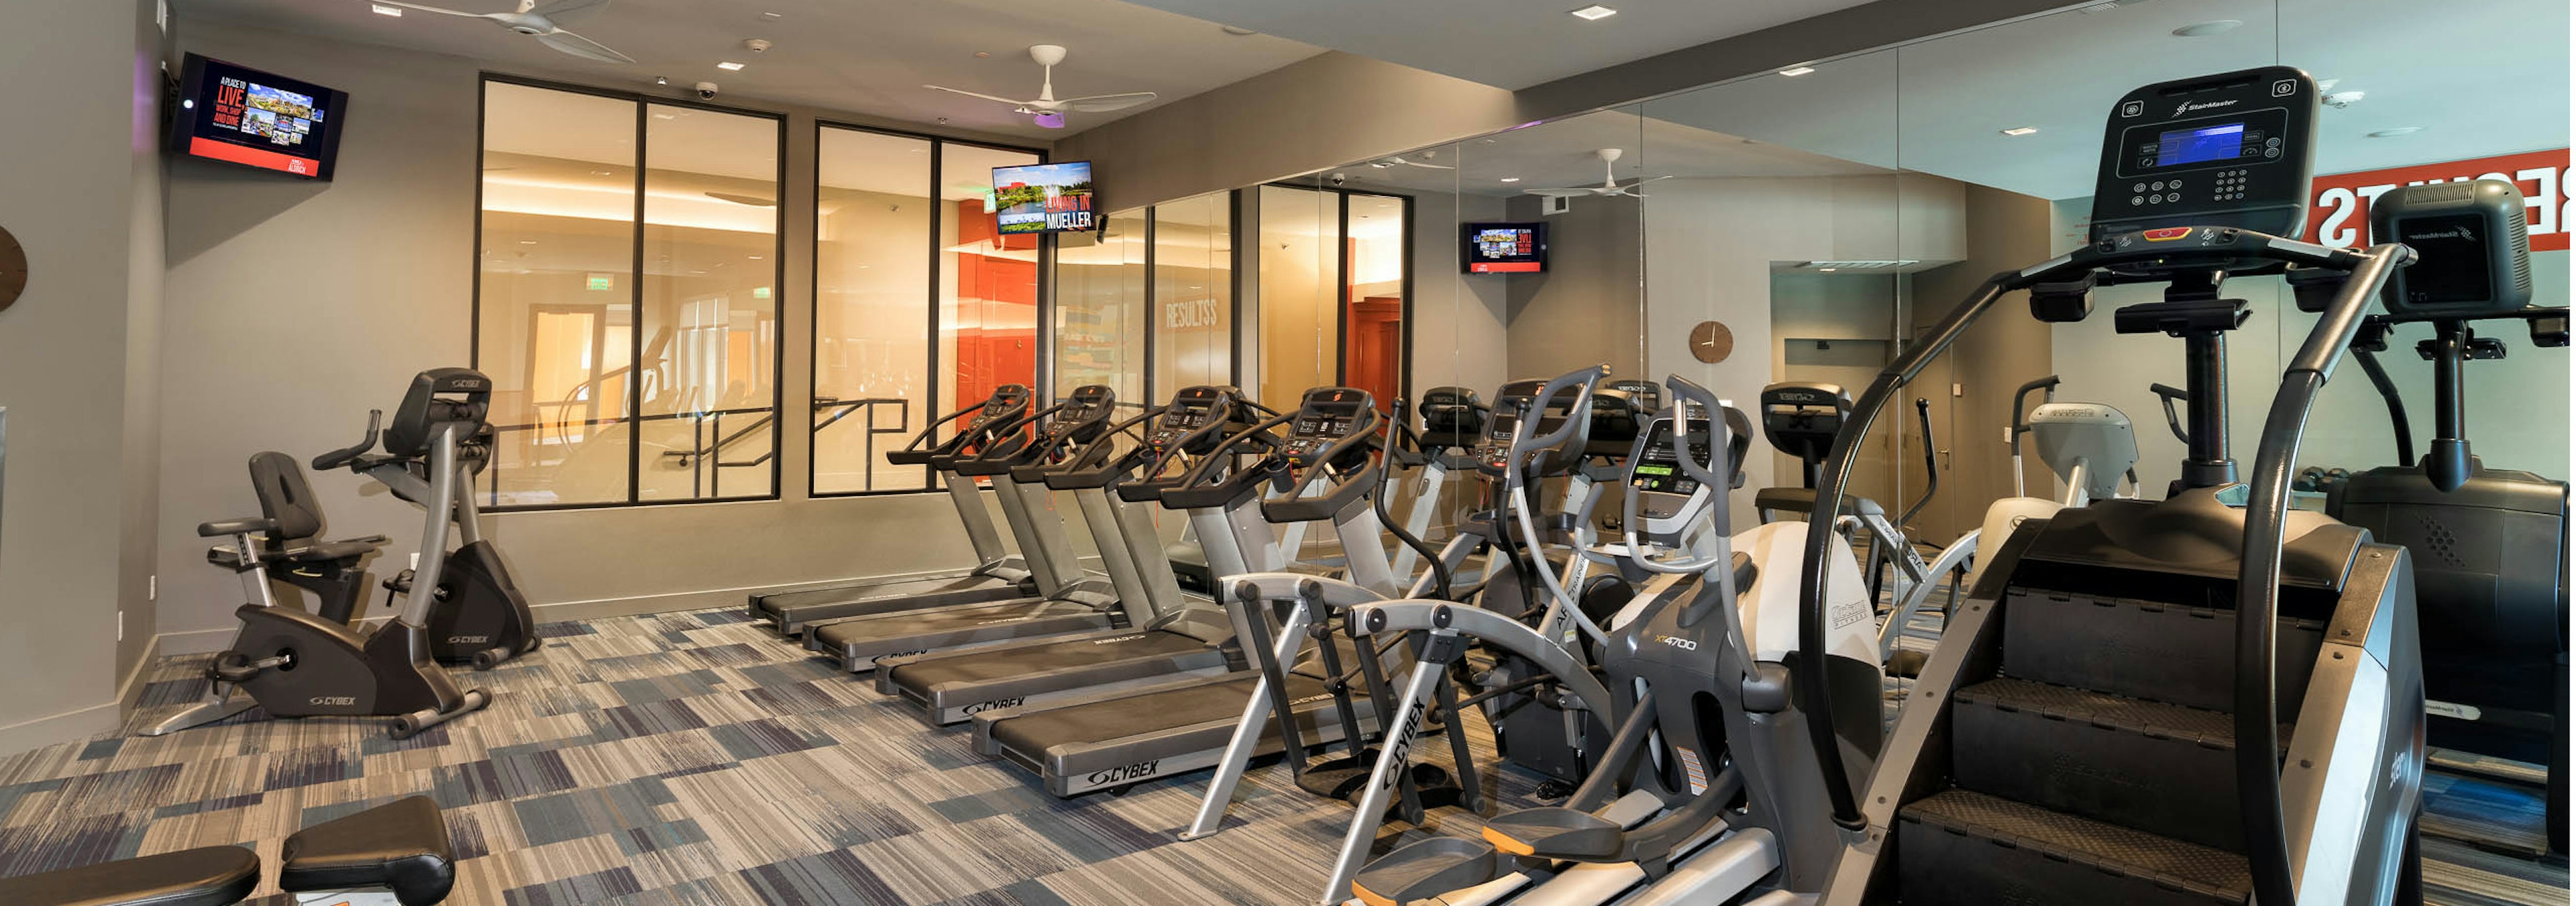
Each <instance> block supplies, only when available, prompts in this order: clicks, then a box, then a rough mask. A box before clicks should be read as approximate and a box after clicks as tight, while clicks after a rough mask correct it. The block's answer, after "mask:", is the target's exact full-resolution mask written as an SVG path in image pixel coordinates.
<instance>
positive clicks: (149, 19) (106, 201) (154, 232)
mask: <svg viewBox="0 0 2576 906" xmlns="http://www.w3.org/2000/svg"><path fill="white" fill-rule="evenodd" d="M153 9H154V5H153V4H152V3H151V2H150V0H141V2H113V0H101V2H91V3H37V4H20V5H19V8H16V9H13V10H12V11H11V13H10V18H9V29H8V30H7V31H6V32H0V80H5V81H7V82H8V83H10V84H14V85H21V86H31V89H32V90H26V91H19V92H14V93H12V94H10V95H9V96H8V98H9V99H8V100H0V119H5V120H6V121H8V122H12V123H18V124H29V123H43V124H44V128H41V129H35V128H23V127H21V128H9V129H0V160H5V161H7V162H8V165H7V166H6V167H0V226H6V227H8V228H9V230H10V231H11V232H12V233H14V234H15V235H16V236H17V238H18V241H19V242H20V243H21V244H23V245H24V246H25V248H26V250H27V259H28V282H27V288H26V292H25V294H24V295H23V296H22V297H21V298H19V300H18V301H17V303H16V304H15V305H14V306H13V307H11V308H9V309H8V310H7V311H6V312H0V407H5V408H6V409H7V418H8V422H7V432H8V433H7V437H6V440H7V447H6V449H5V453H6V458H5V461H0V466H5V468H6V470H7V471H6V473H5V474H0V481H5V482H6V483H5V486H0V541H5V544H0V625H6V626H7V627H8V631H7V632H5V633H0V689H6V690H7V693H8V694H6V695H0V752H7V751H15V750H18V749H23V748H27V747H29V746H33V745H38V744H41V743H44V742H50V741H53V740H55V739H60V738H65V737H69V736H74V735H78V734H83V733H94V732H99V731H102V730H107V729H110V728H112V727H114V726H115V724H116V720H117V701H118V699H119V692H120V682H121V681H122V680H125V679H127V678H128V676H129V675H130V668H131V667H133V666H134V665H135V664H137V663H139V662H140V659H141V658H142V657H143V655H144V654H145V652H146V651H147V650H148V645H149V639H150V638H151V636H152V627H153V608H152V604H151V601H150V599H149V592H148V586H149V583H150V581H151V578H150V577H151V574H152V573H151V562H152V556H151V537H152V528H153V525H152V523H153V520H154V519H155V518H156V517H157V515H158V513H157V511H156V510H155V508H154V506H153V500H152V495H153V494H154V492H155V487H154V484H153V482H152V481H151V476H150V474H149V473H150V471H151V462H152V459H153V458H154V453H153V450H154V449H155V447H156V445H157V444H158V442H159V441H158V437H159V433H158V432H159V427H160V426H159V425H158V424H157V423H156V422H155V420H154V418H153V412H154V407H155V406H156V404H157V401H156V399H155V396H156V395H157V393H158V385H157V382H156V381H155V380H154V378H153V369H154V367H155V364H156V362H155V358H156V354H157V352H158V346H159V342H160V332H159V325H158V324H157V323H156V321H157V313H158V312H159V310H160V308H161V298H160V289H161V284H160V280H159V279H158V278H159V272H160V270H161V256H162V250H161V200H160V186H161V165H160V161H159V155H158V152H157V150H156V145H157V142H158V141H159V137H160V124H159V121H158V116H157V113H158V107H159V100H160V95H161V85H160V79H161V75H160V59H161V52H160V50H161V46H162V38H161V35H160V32H159V29H158V27H157V26H156V25H155V24H154V22H153V15H152V14H153ZM120 147H122V148H125V149H126V151H125V152H124V153H117V152H115V151H114V150H113V149H116V148H120ZM129 275H133V276H131V277H129ZM120 611H122V614H120ZM120 619H121V620H122V621H123V623H124V630H125V631H124V637H125V641H124V642H123V643H121V644H120V643H119V642H118V639H117V636H118V624H119V621H120Z"/></svg>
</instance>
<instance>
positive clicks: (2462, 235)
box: [2406, 226, 2478, 242]
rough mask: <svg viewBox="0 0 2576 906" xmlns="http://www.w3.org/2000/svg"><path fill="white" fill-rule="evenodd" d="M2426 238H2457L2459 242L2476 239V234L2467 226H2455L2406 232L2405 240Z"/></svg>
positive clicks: (2418, 240)
mask: <svg viewBox="0 0 2576 906" xmlns="http://www.w3.org/2000/svg"><path fill="white" fill-rule="evenodd" d="M2427 239H2457V240H2459V241H2461V242H2476V241H2478V237H2477V234H2476V233H2473V232H2470V230H2469V228H2468V227H2464V226H2455V227H2451V228H2450V229H2445V230H2430V231H2427V232H2422V233H2408V234H2406V241H2408V242H2422V241H2424V240H2427Z"/></svg>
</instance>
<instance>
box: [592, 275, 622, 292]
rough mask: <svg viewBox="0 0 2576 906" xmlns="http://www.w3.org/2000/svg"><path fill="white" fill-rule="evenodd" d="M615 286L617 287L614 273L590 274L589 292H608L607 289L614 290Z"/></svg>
mask: <svg viewBox="0 0 2576 906" xmlns="http://www.w3.org/2000/svg"><path fill="white" fill-rule="evenodd" d="M616 288H617V275H616V274H592V275H590V291H591V292H594V293H604V292H608V291H610V290H614V289H616Z"/></svg>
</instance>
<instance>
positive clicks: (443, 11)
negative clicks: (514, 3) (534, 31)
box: [375, 0, 509, 19]
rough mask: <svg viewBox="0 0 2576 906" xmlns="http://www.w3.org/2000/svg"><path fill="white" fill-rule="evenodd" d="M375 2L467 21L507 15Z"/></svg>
mask: <svg viewBox="0 0 2576 906" xmlns="http://www.w3.org/2000/svg"><path fill="white" fill-rule="evenodd" d="M375 2H377V3H382V4H384V5H386V6H399V7H402V8H404V9H416V10H420V11H421V12H424V13H437V14H439V15H442V16H464V17H465V18H468V19H489V18H492V17H493V16H506V15H509V13H469V12H464V11H462V10H453V9H439V8H438V7H435V6H422V5H420V4H418V3H403V2H401V0H375Z"/></svg>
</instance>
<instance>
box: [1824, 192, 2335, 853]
mask: <svg viewBox="0 0 2576 906" xmlns="http://www.w3.org/2000/svg"><path fill="white" fill-rule="evenodd" d="M2180 229H2184V230H2210V231H2213V232H2214V233H2215V234H2216V235H2214V236H2211V237H2210V240H2209V242H2208V243H2207V244H2204V245H2199V246H2195V247H2190V248H2175V247H2173V246H2172V245H2171V244H2170V237H2172V236H2173V235H2174V234H2172V233H2171V231H2170V230H2158V231H2156V232H2157V234H2158V235H2159V236H2160V237H2167V238H2162V239H2159V240H2158V241H2149V240H2148V238H2147V236H2146V234H2145V232H2143V231H2141V232H2130V233H2120V234H2114V235H2110V236H2105V237H2103V238H2102V239H2101V240H2100V241H2098V242H2094V243H2091V244H2089V245H2086V246H2085V247H2083V248H2080V249H2077V250H2075V251H2072V252H2068V253H2066V254H2064V255H2060V256H2057V257H2055V258H2051V259H2049V260H2047V261H2043V262H2040V263H2038V264H2035V265H2032V266H2030V267H2027V268H2023V269H2021V270H2017V271H2001V272H1998V273H1996V274H1995V275H1994V276H1991V277H1988V278H1986V280H1985V282H1984V283H1981V284H1979V285H1978V286H1977V288H1976V289H1975V290H1973V291H1971V292H1970V293H1969V295H1968V298H1967V300H1966V301H1965V302H1963V303H1961V304H1960V305H1959V306H1958V307H1957V308H1954V309H1952V310H1951V311H1950V313H1949V314H1948V315H1947V316H1944V317H1943V318H1942V320H1941V322H1940V323H1938V324H1936V325H1934V326H1933V328H1932V330H1931V332H1930V334H1929V335H1927V336H1926V337H1925V338H1924V340H1923V341H1922V342H1919V343H1916V344H1915V345H1914V346H1913V347H1912V348H1910V349H1907V350H1906V351H1905V352H1904V353H1902V354H1900V355H1899V356H1897V358H1896V360H1895V361H1893V362H1890V363H1888V365H1887V367H1886V368H1883V369H1881V370H1880V371H1879V373H1878V377H1877V378H1875V379H1873V380H1872V381H1871V382H1870V385H1869V389H1868V391H1866V392H1864V393H1862V394H1861V397H1860V399H1859V400H1858V401H1857V402H1855V403H1853V404H1852V408H1851V415H1850V419H1849V420H1848V421H1846V422H1845V423H1844V425H1843V429H1842V431H1840V432H1838V433H1837V434H1835V436H1834V443H1833V452H1832V453H1831V454H1830V455H1828V456H1827V457H1826V459H1825V464H1824V467H1823V469H1822V471H1821V478H1820V480H1819V482H1818V484H1817V488H1816V504H1815V512H1814V514H1813V515H1812V516H1810V520H1811V521H1812V522H1814V523H1815V524H1818V525H1834V524H1837V523H1838V522H1839V521H1840V520H1841V518H1842V503H1843V495H1844V494H1845V493H1848V491H1849V489H1850V487H1851V484H1852V471H1853V469H1854V468H1856V467H1857V466H1858V465H1859V455H1858V454H1859V448H1860V441H1861V439H1862V438H1864V437H1866V436H1867V435H1868V434H1869V428H1870V425H1871V423H1873V422H1875V421H1876V420H1877V418H1878V414H1879V412H1880V410H1883V409H1885V408H1886V407H1887V404H1888V401H1889V400H1891V399H1893V398H1894V397H1895V396H1896V393H1897V391H1898V390H1899V389H1901V388H1903V387H1904V386H1905V385H1907V384H1909V383H1912V382H1913V380H1914V379H1915V378H1916V377H1918V376H1920V375H1921V374H1922V373H1923V369H1925V368H1927V367H1929V366H1930V365H1931V364H1932V360H1933V359H1935V358H1937V357H1939V356H1940V355H1941V354H1942V353H1944V352H1947V351H1949V349H1950V347H1951V346H1953V345H1956V344H1957V343H1958V341H1959V337H1960V336H1961V335H1963V334H1965V333H1966V332H1967V330H1968V328H1969V327H1971V326H1973V325H1975V324H1976V322H1977V319H1978V318H1980V317H1983V316H1984V315H1985V313H1986V312H1987V310H1989V309H1992V308H1994V306H1995V303H1996V302H1998V301H2000V300H2001V299H2002V298H2003V297H2004V295H2005V294H2006V293H2010V292H2014V291H2017V290H2023V289H2029V288H2031V287H2032V286H2035V285H2038V284H2040V283H2043V282H2058V281H2066V280H2071V279H2076V278H2080V277H2086V276H2091V275H2093V274H2094V273H2095V272H2096V271H2097V270H2113V269H2116V268H2119V267H2121V266H2124V265H2129V266H2137V267H2142V268H2143V267H2150V266H2152V267H2154V268H2158V269H2160V270H2161V269H2167V268H2172V267H2175V266H2177V265H2180V264H2183V263H2187V262H2190V261H2203V260H2205V261H2208V262H2209V263H2211V264H2212V265H2214V266H2225V265H2226V264H2227V263H2229V262H2234V261H2244V260H2246V259H2267V260H2270V261H2274V262H2283V263H2287V264H2296V265H2302V266H2308V267H2331V268H2336V269H2339V270H2347V271H2349V270H2353V269H2354V268H2357V267H2360V266H2362V265H2363V264H2364V263H2365V262H2367V261H2369V260H2371V257H2370V256H2369V255H2365V254H2363V253H2359V252H2353V251H2349V250H2344V249H2331V248H2327V247H2325V246H2321V245H2316V244H2314V243H2308V242H2301V241H2298V240H2295V239H2285V238H2282V237H2278V236H2271V235H2267V234H2263V233H2257V232H2254V231H2252V230H2245V229H2239V228H2235V227H2183V228H2180ZM2181 235H2190V234H2189V233H2184V234H2181ZM2139 282H2143V281H2139ZM2034 304H2036V303H2034ZM2322 323H2324V322H2320V324H2322ZM2355 323H2356V324H2357V323H2358V322H2357V321H2356V322H2355ZM2346 337H2347V340H2348V339H2349V331H2346ZM1840 537H1841V536H1840V535H1839V534H1837V533H1835V532H1809V533H1808V535H1807V544H1806V552H1805V554H1804V556H1803V557H1802V558H1801V559H1800V561H1799V564H1798V604H1799V606H1798V650H1800V651H1824V650H1827V645H1826V641H1825V609H1824V589H1825V581H1826V579H1825V572H1826V566H1827V564H1828V563H1830V562H1831V559H1830V556H1831V553H1832V551H1833V545H1834V544H1835V543H1836V539H1838V538H1840ZM2247 537H2248V539H2249V543H2250V541H2251V538H2252V534H2251V532H2249V533H2248V535H2247ZM2277 540H2278V539H2277V538H2276V539H2275V541H2277ZM2277 553H2278V552H2277V551H2275V552H2274V554H2275V555H2277ZM2276 565H2277V564H2276ZM2239 625H2240V626H2241V625H2243V624H2242V622H2241V621H2240V624H2239ZM2262 631H2264V632H2265V633H2266V634H2267V635H2268V633H2269V631H2270V628H2269V626H2268V625H2267V626H2265V627H2264V628H2263V630H2262ZM1825 661H1826V659H1825V658H1800V659H1798V663H1797V664H1795V665H1793V667H1792V668H1791V673H1792V679H1791V681H1792V682H1793V683H1795V684H1796V685H1798V686H1802V687H1805V688H1808V689H1816V690H1822V689H1825V688H1828V686H1827V677H1826V669H1825ZM1823 699H1824V696H1823V695H1821V694H1819V695H1797V696H1793V697H1792V704H1793V705H1794V706H1795V707H1796V708H1798V710H1799V712H1800V714H1801V715H1803V716H1804V717H1805V718H1806V722H1807V740H1808V743H1809V746H1810V747H1811V748H1812V749H1813V750H1814V752H1815V757H1816V762H1817V764H1819V765H1824V766H1827V767H1828V769H1827V770H1825V771H1824V772H1823V779H1824V787H1825V796H1826V799H1827V800H1828V802H1829V803H1830V804H1831V805H1832V809H1833V815H1832V817H1833V821H1834V824H1835V825H1836V826H1839V827H1841V828H1843V829H1845V830H1847V831H1854V832H1858V831H1861V830H1864V829H1866V828H1867V827H1868V819H1867V818H1866V817H1865V816H1863V815H1862V814H1861V811H1860V803H1859V799H1858V796H1857V795H1856V794H1855V793H1854V792H1853V790H1852V781H1851V772H1850V771H1849V770H1847V769H1842V768H1839V767H1836V766H1840V765H1843V763H1844V762H1843V754H1842V748H1841V744H1840V743H1839V742H1838V741H1837V738H1836V736H1835V731H1834V723H1833V713H1832V709H1831V707H1830V706H1829V704H1828V703H1827V702H1825V701H1824V700H1823ZM2267 703H2268V700H2267ZM2265 738H2266V739H2268V738H2269V737H2265ZM2268 747H2269V746H2266V748H2268ZM2248 748H2249V747H2246V746H2239V747H2238V751H2239V753H2240V759H2241V758H2243V757H2246V756H2245V755H2244V753H2245V752H2246V751H2247V750H2248ZM2272 780H2273V782H2272V797H2271V798H2272V804H2271V808H2272V813H2273V815H2274V817H2275V818H2277V817H2278V816H2279V813H2280V802H2279V800H2280V794H2279V785H2280V784H2279V781H2280V778H2279V775H2277V774H2275V775H2273V778H2272ZM2241 794H2242V795H2246V796H2251V795H2252V793H2250V792H2243V793H2241ZM2275 826H2276V828H2277V824H2276V825H2275ZM2247 830H2248V833H2249V834H2251V833H2252V832H2253V830H2254V829H2253V828H2248V829H2247ZM2272 836H2274V837H2275V838H2276V841H2275V842H2276V843H2277V842H2278V841H2277V838H2278V837H2279V834H2278V833H2277V832H2276V833H2274V834H2273V835H2272ZM2281 845H2282V847H2283V848H2284V850H2286V844H2281ZM2257 861H2258V862H2259V861H2260V860H2259V859H2258V860H2257Z"/></svg>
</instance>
